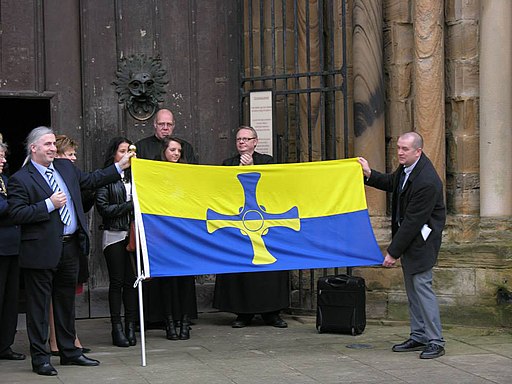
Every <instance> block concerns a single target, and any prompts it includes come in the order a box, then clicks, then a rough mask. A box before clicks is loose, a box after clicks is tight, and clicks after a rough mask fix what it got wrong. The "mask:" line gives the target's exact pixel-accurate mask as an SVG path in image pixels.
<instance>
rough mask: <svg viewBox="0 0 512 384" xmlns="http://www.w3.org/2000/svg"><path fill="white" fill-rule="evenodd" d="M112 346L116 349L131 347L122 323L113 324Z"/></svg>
mask: <svg viewBox="0 0 512 384" xmlns="http://www.w3.org/2000/svg"><path fill="white" fill-rule="evenodd" d="M112 344H113V345H115V346H116V347H129V346H130V342H129V341H128V339H127V338H126V336H125V335H124V332H123V326H122V325H121V323H112Z"/></svg>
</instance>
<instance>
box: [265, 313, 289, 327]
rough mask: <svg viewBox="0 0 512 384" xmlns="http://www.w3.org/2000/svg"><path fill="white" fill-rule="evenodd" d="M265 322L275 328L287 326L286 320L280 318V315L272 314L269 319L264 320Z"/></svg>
mask: <svg viewBox="0 0 512 384" xmlns="http://www.w3.org/2000/svg"><path fill="white" fill-rule="evenodd" d="M266 323H267V324H268V325H271V326H273V327H276V328H288V324H287V323H286V321H284V320H283V319H281V316H279V315H275V316H272V317H271V318H270V319H269V320H267V321H266Z"/></svg>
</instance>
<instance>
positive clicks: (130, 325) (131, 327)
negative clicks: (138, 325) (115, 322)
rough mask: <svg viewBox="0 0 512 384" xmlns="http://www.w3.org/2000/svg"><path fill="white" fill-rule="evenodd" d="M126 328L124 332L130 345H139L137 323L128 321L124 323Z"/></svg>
mask: <svg viewBox="0 0 512 384" xmlns="http://www.w3.org/2000/svg"><path fill="white" fill-rule="evenodd" d="M124 326H125V327H124V332H125V335H126V338H127V339H128V343H130V345H132V346H133V345H135V344H137V339H136V338H135V323H134V322H132V321H127V322H126V323H124Z"/></svg>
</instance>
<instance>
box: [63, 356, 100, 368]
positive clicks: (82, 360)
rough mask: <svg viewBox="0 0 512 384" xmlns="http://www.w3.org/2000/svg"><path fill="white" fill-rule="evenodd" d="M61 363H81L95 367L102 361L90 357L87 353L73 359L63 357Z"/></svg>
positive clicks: (84, 365)
mask: <svg viewBox="0 0 512 384" xmlns="http://www.w3.org/2000/svg"><path fill="white" fill-rule="evenodd" d="M60 365H81V366H83V367H95V366H96V365H100V362H99V361H98V360H94V359H89V358H88V357H87V356H85V355H80V356H78V357H74V358H71V359H66V358H65V357H61V358H60Z"/></svg>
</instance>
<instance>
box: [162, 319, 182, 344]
mask: <svg viewBox="0 0 512 384" xmlns="http://www.w3.org/2000/svg"><path fill="white" fill-rule="evenodd" d="M165 337H166V338H167V339H168V340H178V339H179V337H178V333H177V332H176V325H175V324H174V320H173V318H172V317H171V316H168V317H167V318H166V319H165Z"/></svg>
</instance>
